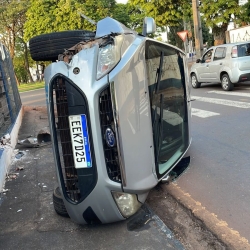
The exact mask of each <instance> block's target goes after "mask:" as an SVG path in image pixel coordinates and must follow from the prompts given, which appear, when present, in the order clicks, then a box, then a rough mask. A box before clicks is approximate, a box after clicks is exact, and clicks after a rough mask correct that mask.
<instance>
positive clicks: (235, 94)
mask: <svg viewBox="0 0 250 250" xmlns="http://www.w3.org/2000/svg"><path fill="white" fill-rule="evenodd" d="M207 93H209V94H210V93H214V94H219V95H231V96H232V95H233V96H244V97H250V93H240V92H226V91H217V90H211V91H208V92H207Z"/></svg>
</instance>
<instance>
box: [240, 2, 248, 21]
mask: <svg viewBox="0 0 250 250" xmlns="http://www.w3.org/2000/svg"><path fill="white" fill-rule="evenodd" d="M241 21H242V23H241V24H242V25H247V24H250V1H249V0H248V1H247V3H246V4H244V5H242V6H241Z"/></svg>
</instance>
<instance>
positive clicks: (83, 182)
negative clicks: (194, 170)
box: [29, 17, 191, 224]
mask: <svg viewBox="0 0 250 250" xmlns="http://www.w3.org/2000/svg"><path fill="white" fill-rule="evenodd" d="M144 23H145V26H144V27H145V28H144V31H145V32H144V35H139V34H137V32H135V31H133V30H131V29H129V28H127V27H125V26H124V25H123V24H121V23H120V22H118V21H116V20H114V19H112V18H110V17H106V18H104V19H102V20H100V21H99V22H98V23H97V29H96V31H95V32H90V31H64V32H56V33H51V34H43V35H40V36H37V37H34V38H32V39H31V40H30V43H29V45H30V51H31V54H32V58H33V59H35V60H37V61H49V60H51V61H54V62H53V63H51V64H50V65H48V66H47V68H46V69H45V74H44V76H45V83H46V85H45V86H46V87H45V88H46V97H47V98H46V99H47V107H48V118H49V123H50V129H51V138H52V139H51V140H52V144H53V150H54V157H55V165H56V171H57V177H58V184H59V187H57V188H56V189H55V191H54V196H53V204H54V208H55V210H56V212H57V213H58V214H60V215H65V216H66V215H69V216H70V218H71V219H72V220H74V221H75V222H77V223H79V224H92V223H109V222H114V221H119V220H124V219H125V218H128V217H130V216H132V215H133V214H135V213H136V212H137V211H138V209H139V208H140V206H141V205H142V204H143V203H144V202H145V200H146V197H147V194H148V193H149V191H150V189H152V188H153V187H154V186H156V185H157V183H158V182H159V181H162V180H163V179H166V178H167V177H168V175H169V173H170V171H172V169H173V168H174V167H175V166H177V165H178V164H180V163H181V162H182V160H184V159H185V157H184V156H186V152H187V150H188V148H189V146H190V143H191V136H190V119H191V114H190V113H191V112H190V111H191V105H190V95H189V84H188V80H189V77H188V71H187V63H186V57H185V54H184V53H183V51H181V50H180V49H178V48H177V47H175V46H172V45H170V44H166V43H163V42H160V41H157V40H153V39H151V38H149V37H147V36H146V35H147V34H150V33H152V32H154V31H155V22H154V20H153V19H152V18H146V19H145V21H144ZM77 40H78V41H77ZM65 48H68V49H65ZM58 54H59V57H58ZM188 159H189V160H188ZM189 162H190V157H187V164H188V163H189Z"/></svg>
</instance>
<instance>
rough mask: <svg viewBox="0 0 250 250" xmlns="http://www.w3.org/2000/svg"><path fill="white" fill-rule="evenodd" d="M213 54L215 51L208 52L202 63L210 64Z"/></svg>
mask: <svg viewBox="0 0 250 250" xmlns="http://www.w3.org/2000/svg"><path fill="white" fill-rule="evenodd" d="M212 54H213V50H212V49H211V50H209V51H207V52H206V54H204V56H203V58H202V61H203V62H206V63H208V62H210V61H211V59H212Z"/></svg>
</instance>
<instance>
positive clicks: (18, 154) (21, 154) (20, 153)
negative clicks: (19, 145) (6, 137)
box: [15, 151, 24, 159]
mask: <svg viewBox="0 0 250 250" xmlns="http://www.w3.org/2000/svg"><path fill="white" fill-rule="evenodd" d="M23 156H24V153H23V152H22V151H20V152H18V153H17V154H16V155H15V157H16V159H21V158H22V157H23Z"/></svg>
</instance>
